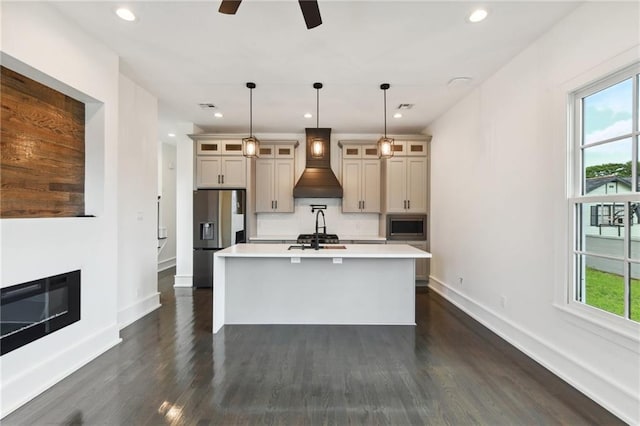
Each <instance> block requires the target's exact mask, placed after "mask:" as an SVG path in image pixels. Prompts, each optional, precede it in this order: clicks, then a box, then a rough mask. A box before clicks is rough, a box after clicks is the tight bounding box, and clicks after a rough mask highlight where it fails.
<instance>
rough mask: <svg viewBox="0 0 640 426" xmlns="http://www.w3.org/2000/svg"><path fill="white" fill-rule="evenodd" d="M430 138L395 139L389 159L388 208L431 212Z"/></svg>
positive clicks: (387, 170)
mask: <svg viewBox="0 0 640 426" xmlns="http://www.w3.org/2000/svg"><path fill="white" fill-rule="evenodd" d="M427 164H428V162H427V141H395V142H394V154H393V157H391V158H389V159H387V160H386V162H385V167H386V170H385V172H386V173H385V175H386V179H385V180H386V191H385V192H386V211H387V212H388V213H427V192H428V186H427Z"/></svg>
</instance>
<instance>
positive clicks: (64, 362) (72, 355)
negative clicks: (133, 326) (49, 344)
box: [0, 324, 122, 418]
mask: <svg viewBox="0 0 640 426" xmlns="http://www.w3.org/2000/svg"><path fill="white" fill-rule="evenodd" d="M114 336H118V327H117V326H116V325H115V324H114V325H113V326H111V327H108V328H106V329H103V330H101V331H98V332H97V333H94V334H92V335H91V336H89V337H87V338H86V339H84V340H81V341H80V342H78V343H76V344H75V345H72V346H69V347H67V348H65V349H64V350H63V351H61V352H59V353H57V354H56V353H47V356H46V357H43V362H41V363H40V364H37V365H34V366H32V367H31V368H28V369H26V370H25V371H24V372H23V373H22V374H20V375H19V376H17V377H15V378H14V379H12V380H11V381H9V382H6V383H4V382H3V383H2V388H1V389H0V394H2V398H0V404H1V405H0V418H4V417H6V416H7V415H9V414H10V413H12V412H13V411H15V410H16V409H18V408H19V407H21V406H22V405H24V404H26V403H27V402H29V401H30V400H32V399H33V398H35V397H36V396H38V395H40V394H41V393H42V392H44V391H46V390H47V389H49V388H50V387H51V386H53V385H55V384H56V383H58V382H60V381H61V380H62V379H64V378H65V377H67V376H68V375H70V374H71V373H73V372H74V371H76V370H78V369H80V368H81V367H82V366H84V365H85V364H87V363H89V362H90V361H92V360H94V359H95V358H97V357H98V356H100V355H102V354H103V353H105V352H106V351H108V350H109V349H111V348H112V347H114V346H116V345H117V344H118V343H120V342H121V341H122V339H120V338H117V337H115V338H114ZM43 378H45V379H43Z"/></svg>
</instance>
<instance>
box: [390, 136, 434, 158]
mask: <svg viewBox="0 0 640 426" xmlns="http://www.w3.org/2000/svg"><path fill="white" fill-rule="evenodd" d="M393 155H394V156H395V157H406V156H418V157H426V155H427V141H398V140H396V141H394V143H393Z"/></svg>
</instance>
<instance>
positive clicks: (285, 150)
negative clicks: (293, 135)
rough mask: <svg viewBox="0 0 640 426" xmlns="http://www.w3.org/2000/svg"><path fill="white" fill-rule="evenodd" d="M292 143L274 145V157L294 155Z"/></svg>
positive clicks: (290, 156)
mask: <svg viewBox="0 0 640 426" xmlns="http://www.w3.org/2000/svg"><path fill="white" fill-rule="evenodd" d="M294 149H295V146H294V145H275V146H274V154H275V157H276V158H291V159H293V157H294V156H295V152H294Z"/></svg>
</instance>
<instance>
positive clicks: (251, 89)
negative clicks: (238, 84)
mask: <svg viewBox="0 0 640 426" xmlns="http://www.w3.org/2000/svg"><path fill="white" fill-rule="evenodd" d="M385 125H386V124H385ZM249 137H250V138H252V137H253V88H250V89H249Z"/></svg>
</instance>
